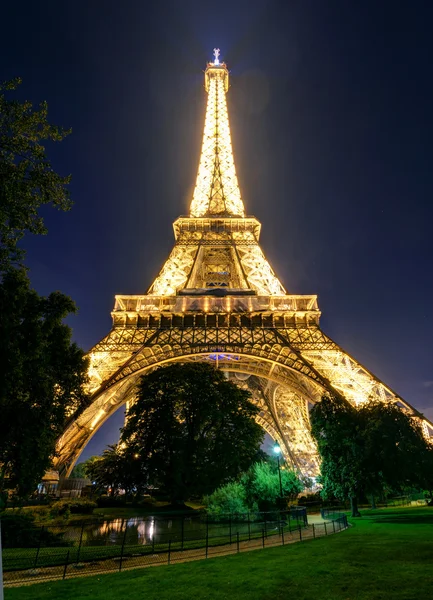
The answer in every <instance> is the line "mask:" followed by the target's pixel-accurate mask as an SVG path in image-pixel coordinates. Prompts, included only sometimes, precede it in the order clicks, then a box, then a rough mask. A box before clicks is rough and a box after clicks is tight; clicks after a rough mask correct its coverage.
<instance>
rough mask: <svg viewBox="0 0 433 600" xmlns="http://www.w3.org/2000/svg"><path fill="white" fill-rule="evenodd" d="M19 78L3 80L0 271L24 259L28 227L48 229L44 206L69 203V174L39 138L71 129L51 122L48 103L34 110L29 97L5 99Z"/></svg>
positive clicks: (47, 138) (49, 138)
mask: <svg viewBox="0 0 433 600" xmlns="http://www.w3.org/2000/svg"><path fill="white" fill-rule="evenodd" d="M20 83H21V80H20V79H15V80H13V81H10V82H8V83H5V84H3V85H0V271H4V270H6V269H7V268H8V267H10V265H12V264H14V263H16V262H17V261H20V260H22V258H23V257H24V250H23V249H22V248H18V242H19V241H20V240H21V239H22V237H23V236H24V234H25V233H26V232H28V233H33V234H44V233H46V228H45V225H44V221H43V218H42V216H41V213H40V208H41V207H42V206H43V205H46V204H50V205H52V206H55V207H56V208H59V209H61V210H69V209H70V207H71V201H70V199H69V193H68V190H67V187H66V186H67V185H68V184H69V181H70V177H62V176H61V175H59V174H58V173H56V172H55V171H54V170H53V168H52V166H51V163H50V161H49V160H48V159H47V156H46V154H45V147H44V146H43V144H42V143H41V142H44V141H48V142H51V141H60V140H62V139H63V138H64V137H65V136H66V135H67V134H68V133H69V131H65V130H63V129H61V128H59V127H56V126H54V125H50V123H48V120H47V114H48V107H47V104H46V102H42V103H41V104H40V106H39V108H37V109H35V108H34V107H33V106H32V104H31V103H30V102H19V101H17V100H9V99H7V98H6V92H8V91H13V90H15V89H16V88H17V86H18V85H19V84H20Z"/></svg>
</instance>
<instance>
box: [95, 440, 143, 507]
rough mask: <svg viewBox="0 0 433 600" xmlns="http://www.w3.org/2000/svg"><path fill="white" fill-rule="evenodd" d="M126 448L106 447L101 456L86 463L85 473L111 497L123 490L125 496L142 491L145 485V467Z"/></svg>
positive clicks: (118, 445)
mask: <svg viewBox="0 0 433 600" xmlns="http://www.w3.org/2000/svg"><path fill="white" fill-rule="evenodd" d="M137 458H138V457H137V456H135V455H134V454H132V453H131V451H130V450H129V449H128V448H125V447H122V446H121V445H120V444H113V445H111V446H108V447H107V448H106V449H105V450H104V452H103V454H102V456H99V457H96V458H94V459H93V460H91V461H89V462H87V463H86V467H85V472H86V473H87V476H88V477H89V478H90V479H91V480H92V481H93V482H95V483H96V485H97V486H98V487H99V488H101V489H104V490H105V491H109V492H110V494H111V495H112V496H115V495H117V494H118V493H119V491H120V490H124V491H125V492H126V493H127V494H129V493H132V492H136V493H137V492H140V491H143V490H144V489H145V487H146V485H147V473H146V470H145V466H144V465H143V463H142V462H141V461H139V460H137Z"/></svg>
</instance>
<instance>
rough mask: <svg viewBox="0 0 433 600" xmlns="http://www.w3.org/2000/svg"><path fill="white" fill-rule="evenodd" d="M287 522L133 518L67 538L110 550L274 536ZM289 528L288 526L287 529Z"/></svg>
mask: <svg viewBox="0 0 433 600" xmlns="http://www.w3.org/2000/svg"><path fill="white" fill-rule="evenodd" d="M282 523H283V521H279V522H278V521H271V520H267V521H266V522H264V521H263V520H261V519H260V520H257V521H254V522H253V521H251V522H250V523H246V522H232V523H227V522H224V523H209V524H206V522H205V521H204V520H202V519H201V518H196V519H194V518H189V517H186V518H182V517H180V518H178V519H176V518H175V519H166V518H158V517H154V516H151V517H132V518H129V519H113V520H110V521H103V522H100V523H88V524H85V525H84V526H83V527H81V526H77V527H68V528H67V530H66V532H65V534H64V538H65V539H67V540H69V541H73V542H75V543H78V540H79V539H81V540H82V544H83V545H87V546H99V545H101V546H107V545H113V544H118V545H119V544H120V545H121V544H123V543H124V544H127V545H142V546H147V545H151V546H152V547H155V546H156V545H157V544H167V543H168V541H169V540H171V541H172V542H177V541H178V542H180V541H183V540H197V539H204V538H206V535H208V536H209V538H212V537H216V536H218V537H219V536H228V537H229V538H230V539H235V538H234V537H233V536H236V534H237V533H239V534H253V533H258V532H261V531H262V530H263V529H264V530H265V531H268V532H271V531H272V530H275V529H278V528H279V527H280V526H281V524H282ZM286 525H287V524H286V523H285V522H284V526H286Z"/></svg>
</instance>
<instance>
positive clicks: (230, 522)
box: [229, 513, 232, 545]
mask: <svg viewBox="0 0 433 600" xmlns="http://www.w3.org/2000/svg"><path fill="white" fill-rule="evenodd" d="M229 527H230V545H231V544H232V513H230V518H229Z"/></svg>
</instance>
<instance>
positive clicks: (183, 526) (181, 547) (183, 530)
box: [180, 516, 185, 551]
mask: <svg viewBox="0 0 433 600" xmlns="http://www.w3.org/2000/svg"><path fill="white" fill-rule="evenodd" d="M184 532H185V517H184V516H183V517H182V533H181V535H182V541H181V546H180V549H181V550H182V551H183V538H184Z"/></svg>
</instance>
